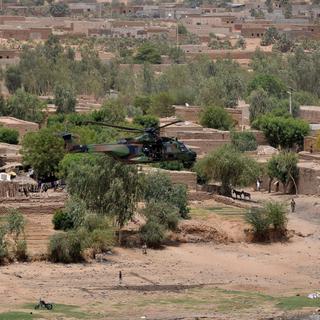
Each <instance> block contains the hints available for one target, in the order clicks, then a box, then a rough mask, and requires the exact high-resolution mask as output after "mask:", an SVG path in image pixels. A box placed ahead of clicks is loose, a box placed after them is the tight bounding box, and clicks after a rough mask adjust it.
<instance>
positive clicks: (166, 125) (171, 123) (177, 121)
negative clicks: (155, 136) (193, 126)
mask: <svg viewBox="0 0 320 320" xmlns="http://www.w3.org/2000/svg"><path fill="white" fill-rule="evenodd" d="M179 122H183V121H181V120H176V121H173V122H170V123H167V124H164V125H163V126H160V127H158V128H157V129H158V130H160V129H162V128H165V127H169V126H172V125H173V124H176V123H179Z"/></svg>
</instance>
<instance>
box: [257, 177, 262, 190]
mask: <svg viewBox="0 0 320 320" xmlns="http://www.w3.org/2000/svg"><path fill="white" fill-rule="evenodd" d="M260 186H261V182H260V179H259V178H258V179H257V191H260Z"/></svg>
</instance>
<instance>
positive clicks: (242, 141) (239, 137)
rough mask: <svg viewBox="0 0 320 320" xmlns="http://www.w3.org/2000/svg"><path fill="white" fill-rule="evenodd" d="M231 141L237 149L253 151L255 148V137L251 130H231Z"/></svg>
mask: <svg viewBox="0 0 320 320" xmlns="http://www.w3.org/2000/svg"><path fill="white" fill-rule="evenodd" d="M231 143H232V145H233V146H234V147H235V148H236V149H237V150H239V151H241V152H245V151H253V150H256V149H257V146H258V144H257V139H256V137H255V135H254V134H253V133H252V132H246V131H243V132H236V131H234V132H231Z"/></svg>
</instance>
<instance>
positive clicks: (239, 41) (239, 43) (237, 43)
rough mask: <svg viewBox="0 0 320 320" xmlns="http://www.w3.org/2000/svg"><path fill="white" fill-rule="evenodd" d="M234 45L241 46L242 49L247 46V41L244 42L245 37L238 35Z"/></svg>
mask: <svg viewBox="0 0 320 320" xmlns="http://www.w3.org/2000/svg"><path fill="white" fill-rule="evenodd" d="M235 47H236V48H241V49H243V50H244V49H245V48H246V47H247V42H246V40H245V38H243V37H240V38H239V39H238V40H237V42H236V44H235Z"/></svg>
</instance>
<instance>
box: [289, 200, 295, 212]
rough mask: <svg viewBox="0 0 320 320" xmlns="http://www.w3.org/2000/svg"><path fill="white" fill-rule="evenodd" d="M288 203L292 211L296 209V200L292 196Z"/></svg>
mask: <svg viewBox="0 0 320 320" xmlns="http://www.w3.org/2000/svg"><path fill="white" fill-rule="evenodd" d="M290 205H291V212H294V211H295V209H296V202H295V201H294V199H293V198H292V199H291V203H290Z"/></svg>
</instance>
